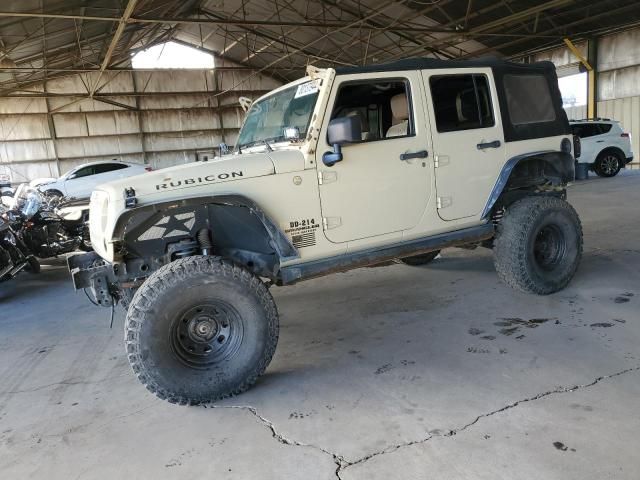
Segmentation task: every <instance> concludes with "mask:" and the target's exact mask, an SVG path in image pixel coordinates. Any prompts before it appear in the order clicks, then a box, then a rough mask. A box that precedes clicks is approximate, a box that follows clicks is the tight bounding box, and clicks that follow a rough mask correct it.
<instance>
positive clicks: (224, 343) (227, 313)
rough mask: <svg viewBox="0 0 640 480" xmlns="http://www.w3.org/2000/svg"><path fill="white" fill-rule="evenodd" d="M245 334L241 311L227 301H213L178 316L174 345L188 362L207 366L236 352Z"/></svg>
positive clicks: (172, 333) (173, 331) (180, 355)
mask: <svg viewBox="0 0 640 480" xmlns="http://www.w3.org/2000/svg"><path fill="white" fill-rule="evenodd" d="M243 335H244V331H243V328H242V322H241V320H240V315H239V314H238V312H237V311H236V310H235V309H234V308H233V307H232V306H231V305H229V304H227V303H225V302H219V301H212V302H208V303H206V304H202V305H197V306H194V307H191V308H189V309H187V310H186V311H184V312H183V313H182V315H180V316H178V317H177V318H176V320H175V321H174V322H173V325H172V328H171V347H172V349H173V351H174V353H175V354H176V356H177V357H178V359H179V360H180V361H181V362H182V363H184V364H185V365H187V366H189V367H191V368H202V369H206V368H209V367H211V366H213V365H215V364H217V363H219V362H221V361H223V360H226V359H228V358H230V357H232V356H233V355H235V353H236V352H237V351H238V349H239V347H240V344H241V343H242V337H243Z"/></svg>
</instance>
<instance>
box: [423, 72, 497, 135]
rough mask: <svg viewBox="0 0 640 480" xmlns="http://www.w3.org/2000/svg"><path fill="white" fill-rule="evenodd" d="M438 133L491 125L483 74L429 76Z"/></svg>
mask: <svg viewBox="0 0 640 480" xmlns="http://www.w3.org/2000/svg"><path fill="white" fill-rule="evenodd" d="M429 85H430V87H431V98H432V100H433V110H434V111H435V116H436V128H437V129H438V132H441V133H442V132H455V131H459V130H470V129H474V128H486V127H492V126H493V125H495V120H494V117H493V107H492V104H491V91H490V90H489V84H488V81H487V77H486V76H485V75H437V76H433V77H431V78H430V79H429Z"/></svg>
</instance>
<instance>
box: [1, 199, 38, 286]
mask: <svg viewBox="0 0 640 480" xmlns="http://www.w3.org/2000/svg"><path fill="white" fill-rule="evenodd" d="M22 270H27V271H30V272H31V273H38V272H40V263H39V262H38V259H37V258H35V257H34V256H33V255H32V254H31V253H30V252H29V250H28V249H27V247H26V245H25V244H24V243H23V242H22V240H21V239H20V237H19V236H17V235H16V233H15V232H14V231H13V229H12V228H11V220H10V218H9V215H8V209H7V208H6V207H5V206H3V205H1V204H0V282H3V281H6V280H9V279H11V278H13V277H15V276H16V275H17V274H18V273H20V272H21V271H22Z"/></svg>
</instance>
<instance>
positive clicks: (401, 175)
mask: <svg viewBox="0 0 640 480" xmlns="http://www.w3.org/2000/svg"><path fill="white" fill-rule="evenodd" d="M421 81H422V79H421V78H420V74H419V72H400V73H397V72H394V73H380V74H376V78H373V79H372V78H370V75H369V78H364V76H363V75H361V74H360V75H359V74H354V75H345V76H338V77H337V78H336V81H335V84H334V86H333V90H332V92H331V96H330V98H329V103H328V112H330V115H326V117H325V119H324V121H323V126H322V129H321V132H320V140H319V142H318V150H317V156H316V161H317V168H318V177H319V183H320V187H319V188H320V203H321V208H322V216H323V226H324V232H325V236H326V237H327V239H328V240H330V241H331V242H336V243H341V242H348V241H352V240H358V239H363V238H370V237H376V236H378V235H383V234H389V233H394V232H402V231H403V230H408V229H410V228H412V227H415V226H416V225H417V224H418V222H419V221H420V219H421V217H422V215H423V213H424V210H425V207H426V204H427V201H428V199H429V194H430V185H431V184H430V174H429V168H428V167H429V165H430V164H429V163H428V161H429V158H428V157H429V156H430V155H431V140H430V135H429V128H428V127H429V126H428V123H427V119H426V116H425V114H424V107H423V101H424V88H423V86H422V84H421ZM343 116H359V117H360V121H361V124H362V127H363V128H362V130H363V132H362V141H361V142H359V143H354V144H350V145H345V146H343V147H342V154H343V160H342V161H341V162H338V163H336V164H335V165H333V166H331V167H329V166H326V165H325V164H324V163H323V162H322V155H323V154H324V153H325V152H328V151H331V150H332V147H331V146H330V145H329V144H328V143H327V126H328V123H329V121H330V120H331V119H334V118H338V117H343Z"/></svg>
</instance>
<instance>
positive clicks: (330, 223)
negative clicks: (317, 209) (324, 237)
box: [322, 217, 342, 230]
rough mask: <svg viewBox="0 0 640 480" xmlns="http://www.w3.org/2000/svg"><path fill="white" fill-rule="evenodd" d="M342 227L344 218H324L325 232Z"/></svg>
mask: <svg viewBox="0 0 640 480" xmlns="http://www.w3.org/2000/svg"><path fill="white" fill-rule="evenodd" d="M341 225H342V217H322V226H323V227H324V229H325V230H331V229H332V228H338V227H339V226H341Z"/></svg>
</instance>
